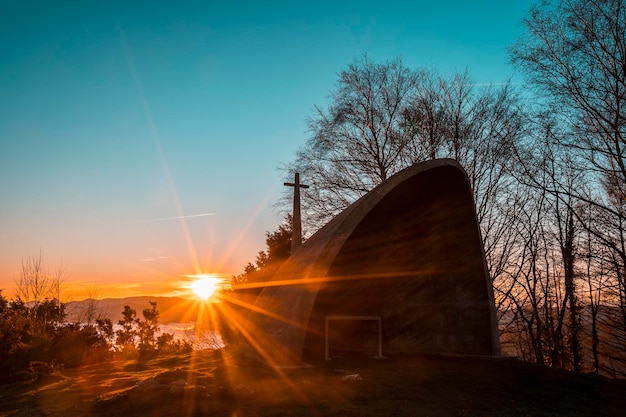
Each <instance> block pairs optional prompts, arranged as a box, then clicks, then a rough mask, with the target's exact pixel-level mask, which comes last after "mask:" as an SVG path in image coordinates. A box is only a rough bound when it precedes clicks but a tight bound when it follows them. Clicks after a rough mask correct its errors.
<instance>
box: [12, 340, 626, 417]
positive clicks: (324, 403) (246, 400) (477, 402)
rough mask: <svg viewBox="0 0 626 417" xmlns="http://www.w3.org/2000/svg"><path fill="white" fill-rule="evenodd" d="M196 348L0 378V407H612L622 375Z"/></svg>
mask: <svg viewBox="0 0 626 417" xmlns="http://www.w3.org/2000/svg"><path fill="white" fill-rule="evenodd" d="M223 354H224V352H223V351H217V352H215V351H201V352H194V353H192V354H188V355H181V356H175V357H166V358H157V359H152V360H150V361H147V362H136V361H113V362H109V363H103V364H92V365H85V366H83V367H80V368H75V369H67V370H63V371H59V372H56V373H54V374H53V375H50V376H47V377H45V378H43V379H42V380H40V381H34V382H28V383H24V382H21V383H14V384H8V385H1V386H0V416H16V417H17V416H28V417H36V416H68V417H73V416H107V417H108V416H120V417H122V416H124V417H134V416H172V415H176V416H202V415H211V416H302V415H308V416H381V415H384V416H407V415H410V416H433V417H439V416H499V417H502V416H545V417H553V416H573V417H576V416H621V415H625V413H626V411H625V410H626V396H625V395H624V394H625V393H626V381H625V380H611V379H607V378H603V377H599V376H596V375H585V374H576V373H572V372H566V371H561V370H557V369H551V368H547V367H542V366H538V365H533V364H528V363H523V362H520V361H517V360H513V359H490V358H467V357H453V356H442V355H419V356H411V357H393V358H389V359H378V360H377V359H367V358H356V359H350V360H333V361H329V362H321V363H317V364H314V365H315V366H311V367H306V368H297V369H283V370H273V369H270V368H268V367H265V366H259V365H257V364H252V363H247V364H245V363H243V362H241V361H240V362H239V364H238V366H234V365H228V366H227V365H226V364H227V363H228V364H232V363H233V361H232V359H225V358H224V357H223Z"/></svg>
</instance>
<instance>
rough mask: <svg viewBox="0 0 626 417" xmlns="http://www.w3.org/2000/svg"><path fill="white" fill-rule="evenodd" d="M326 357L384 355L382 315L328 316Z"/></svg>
mask: <svg viewBox="0 0 626 417" xmlns="http://www.w3.org/2000/svg"><path fill="white" fill-rule="evenodd" d="M324 344H325V349H324V350H325V359H326V360H330V359H331V358H332V357H337V356H351V355H352V356H372V357H377V358H382V357H383V341H382V320H381V318H380V316H326V323H325V334H324Z"/></svg>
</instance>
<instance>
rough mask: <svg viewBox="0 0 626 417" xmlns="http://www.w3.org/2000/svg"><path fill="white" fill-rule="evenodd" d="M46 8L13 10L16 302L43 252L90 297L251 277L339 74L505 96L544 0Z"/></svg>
mask: <svg viewBox="0 0 626 417" xmlns="http://www.w3.org/2000/svg"><path fill="white" fill-rule="evenodd" d="M96 3H98V4H96ZM51 4H52V3H49V2H43V1H41V2H28V1H11V0H9V1H8V2H4V4H3V7H2V9H3V10H2V13H0V289H4V290H5V295H11V292H12V287H13V284H14V282H15V280H16V279H17V278H18V276H19V272H20V268H21V262H22V260H23V259H24V258H26V257H27V256H33V255H38V254H39V252H40V251H41V253H42V255H43V259H44V263H45V264H46V265H47V266H48V267H50V268H51V269H54V268H57V267H58V266H59V265H60V264H61V263H62V264H63V265H65V267H66V269H67V273H68V292H72V293H74V294H76V295H75V296H74V297H78V298H80V295H81V294H80V291H81V290H80V289H81V288H82V286H84V285H88V286H91V287H93V286H96V287H98V288H100V290H99V291H101V293H102V294H103V295H113V296H126V295H136V294H147V295H157V294H158V295H161V294H176V293H177V291H178V290H179V287H180V283H181V282H182V281H184V279H183V278H181V277H182V276H183V275H186V274H194V273H196V272H214V273H221V274H225V275H227V276H229V275H231V274H237V273H239V272H241V271H242V270H243V267H244V265H245V264H246V263H247V262H248V261H252V260H254V257H255V255H256V253H257V252H258V251H259V250H262V249H264V241H265V231H268V230H269V231H272V230H274V229H275V228H276V226H277V225H278V224H279V223H280V222H281V219H280V217H279V216H278V215H277V214H276V210H275V208H274V205H275V203H276V201H277V199H278V198H279V196H280V193H281V192H283V188H284V187H283V186H282V182H283V180H284V178H283V175H284V173H282V172H281V171H279V170H278V169H277V168H278V167H279V166H280V165H281V163H285V162H289V161H290V160H291V159H292V157H293V154H294V152H295V150H296V149H297V148H298V147H299V146H301V145H303V144H304V142H305V140H306V139H307V137H308V133H307V123H306V121H307V118H308V117H310V116H311V115H312V114H313V108H314V106H315V105H318V106H322V107H324V106H325V105H326V104H327V103H328V96H329V93H330V92H331V90H332V89H333V86H334V85H335V82H336V79H337V74H338V73H339V72H340V71H341V70H342V69H343V68H345V67H346V66H347V65H348V64H350V63H351V62H352V61H353V60H354V59H355V58H357V57H359V56H361V55H362V54H364V53H366V54H368V56H369V57H370V59H371V60H373V61H384V60H389V59H393V58H396V57H398V56H401V57H402V59H403V61H404V63H405V64H406V65H407V66H409V67H413V68H417V67H423V66H427V67H430V68H434V69H435V70H436V71H438V72H439V73H442V74H450V73H452V72H453V71H463V70H464V69H466V68H467V69H468V70H469V72H470V75H471V76H472V78H473V79H474V81H475V82H477V83H502V82H506V81H508V80H509V79H510V78H511V77H514V72H513V68H512V67H511V65H510V64H509V62H508V57H507V53H506V47H507V46H508V45H509V44H510V43H511V42H513V41H514V40H515V39H517V37H519V35H520V34H521V33H522V30H523V28H522V25H521V20H522V18H523V17H524V16H525V15H526V13H527V11H528V9H529V7H530V5H531V2H530V1H514V0H513V1H506V2H503V1H475V2H467V1H458V0H451V1H447V2H419V1H411V2H402V1H376V2H372V1H344V2H337V1H333V2H330V1H328V2H327V1H316V2H306V3H301V2H287V1H284V2H279V1H264V2H260V1H259V2H251V1H244V2H219V3H218V2H185V1H178V2H116V1H110V2H79V1H76V2H64V1H59V2H56V3H54V4H55V6H54V7H51ZM514 80H517V78H514ZM302 175H303V177H304V178H306V173H302ZM197 214H206V215H205V216H198V217H190V218H187V219H185V221H181V220H174V219H171V217H177V216H181V215H184V216H188V215H197ZM209 214H210V215H209ZM155 219H161V220H155ZM146 220H150V221H146ZM152 220H154V221H152Z"/></svg>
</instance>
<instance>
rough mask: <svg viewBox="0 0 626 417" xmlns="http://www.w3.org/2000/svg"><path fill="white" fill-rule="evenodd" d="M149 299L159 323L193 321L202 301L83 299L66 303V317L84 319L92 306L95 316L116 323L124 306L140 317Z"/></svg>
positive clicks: (181, 299) (135, 298)
mask: <svg viewBox="0 0 626 417" xmlns="http://www.w3.org/2000/svg"><path fill="white" fill-rule="evenodd" d="M150 301H154V302H156V303H157V310H159V313H160V317H159V323H161V324H168V323H189V322H195V321H196V319H197V317H198V314H199V309H200V307H201V305H202V303H200V302H197V301H193V300H188V299H185V298H180V297H149V296H142V297H127V298H105V299H102V300H91V299H87V300H83V301H72V302H69V303H67V312H68V319H69V320H70V321H79V322H80V321H84V320H85V317H87V311H88V310H89V308H90V307H92V306H93V308H94V311H95V312H96V316H99V317H103V318H109V319H111V320H112V321H113V322H114V323H117V321H118V320H119V319H121V318H122V311H123V310H124V306H130V308H132V309H134V310H136V311H137V316H138V317H142V315H141V312H142V311H143V310H144V309H146V308H150Z"/></svg>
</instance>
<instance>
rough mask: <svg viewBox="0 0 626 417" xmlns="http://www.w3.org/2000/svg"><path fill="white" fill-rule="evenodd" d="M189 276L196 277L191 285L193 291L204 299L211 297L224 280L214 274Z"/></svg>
mask: <svg viewBox="0 0 626 417" xmlns="http://www.w3.org/2000/svg"><path fill="white" fill-rule="evenodd" d="M189 277H190V278H193V279H194V281H193V282H192V283H191V285H190V288H191V291H193V293H194V294H195V295H196V297H198V298H200V299H202V300H208V299H209V298H211V297H212V296H213V295H214V294H215V292H216V291H217V290H219V288H220V286H221V284H222V280H221V279H219V278H216V277H214V276H213V275H208V274H201V275H189Z"/></svg>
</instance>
